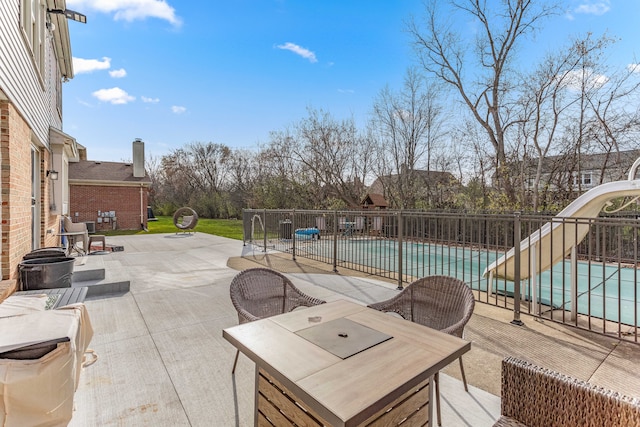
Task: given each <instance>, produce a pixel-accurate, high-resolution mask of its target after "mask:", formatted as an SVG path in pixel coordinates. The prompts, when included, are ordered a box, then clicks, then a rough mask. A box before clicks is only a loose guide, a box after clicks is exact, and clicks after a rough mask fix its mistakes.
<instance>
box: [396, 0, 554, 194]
mask: <svg viewBox="0 0 640 427" xmlns="http://www.w3.org/2000/svg"><path fill="white" fill-rule="evenodd" d="M441 3H442V2H441V1H438V0H433V1H430V2H428V3H426V13H425V19H424V21H423V22H422V25H421V24H419V23H417V22H416V21H415V20H412V21H411V22H410V23H409V25H408V31H409V33H410V34H411V36H412V38H413V42H414V47H415V51H416V54H417V56H418V58H419V60H420V62H421V64H422V66H423V67H424V69H425V70H426V71H427V72H428V73H429V74H430V75H433V76H435V77H437V78H438V79H440V80H441V81H443V82H445V83H446V84H447V85H450V86H451V87H452V88H453V89H454V90H455V91H456V92H457V93H458V95H459V96H460V98H461V100H462V102H463V103H464V105H466V107H467V108H468V110H469V111H470V112H471V114H472V116H473V117H474V118H475V120H476V121H477V122H478V123H479V124H480V125H481V126H482V128H483V129H484V130H485V131H486V132H487V135H488V137H489V140H490V141H491V144H492V146H493V149H494V151H495V170H496V173H495V178H496V184H497V185H498V186H499V187H500V188H502V189H503V190H504V192H505V193H506V195H507V197H508V198H509V199H510V200H511V201H513V200H515V193H514V188H513V185H512V180H511V173H510V171H509V162H508V159H507V151H506V147H507V141H506V140H505V136H506V132H507V130H508V128H509V127H510V126H512V125H513V124H514V121H515V120H516V119H514V118H513V117H512V115H511V111H510V110H509V109H508V108H507V106H508V104H509V96H510V94H511V92H512V91H513V88H514V85H513V81H512V79H511V72H512V71H513V70H512V68H511V66H512V61H513V58H514V56H515V54H516V47H517V45H518V43H519V42H520V41H521V40H522V39H523V38H525V37H526V36H527V35H528V34H530V33H532V32H533V31H534V30H535V29H536V27H537V25H538V24H539V22H540V21H541V20H542V19H543V18H545V17H547V16H549V15H550V14H552V13H554V11H555V10H556V9H555V6H553V5H548V4H545V3H544V2H540V1H534V0H503V1H501V2H487V1H483V0H458V1H448V2H446V3H447V4H448V6H449V7H448V8H447V10H444V11H443V10H440V9H439V6H440V4H441ZM498 4H499V5H498ZM492 6H493V7H495V9H490V7H492ZM440 12H444V13H446V16H447V17H448V18H450V19H454V18H459V19H461V20H463V21H468V18H471V19H473V20H474V21H475V22H476V23H477V24H479V26H478V32H477V36H476V40H475V43H471V42H470V41H469V40H464V39H462V38H460V37H459V36H458V34H457V33H456V32H455V31H454V29H453V28H452V27H451V26H450V25H449V24H448V21H447V18H443V16H445V15H440ZM459 14H460V15H462V16H460V15H459ZM468 46H472V47H473V51H472V52H471V55H468V52H467V47H468Z"/></svg>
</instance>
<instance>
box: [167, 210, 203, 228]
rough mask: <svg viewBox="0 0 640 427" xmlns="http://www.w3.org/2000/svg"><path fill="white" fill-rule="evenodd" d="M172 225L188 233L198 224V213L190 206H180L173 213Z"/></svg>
mask: <svg viewBox="0 0 640 427" xmlns="http://www.w3.org/2000/svg"><path fill="white" fill-rule="evenodd" d="M173 225H175V226H176V228H178V229H180V230H182V231H183V232H185V233H186V232H189V233H190V232H191V230H193V229H194V228H196V225H198V214H197V213H196V211H194V210H193V209H191V208H190V207H187V206H185V207H182V208H180V209H178V210H177V211H175V213H174V214H173Z"/></svg>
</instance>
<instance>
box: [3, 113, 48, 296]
mask: <svg viewBox="0 0 640 427" xmlns="http://www.w3.org/2000/svg"><path fill="white" fill-rule="evenodd" d="M31 147H32V145H31V129H30V128H29V125H28V124H27V122H26V121H25V120H24V118H23V117H22V116H21V115H20V114H19V113H18V111H17V110H16V109H15V107H14V106H13V105H12V104H11V103H10V102H9V101H0V159H1V164H2V167H1V176H0V193H1V194H0V196H1V200H2V205H1V206H0V218H1V221H0V238H1V240H2V251H1V252H0V275H1V277H0V280H1V282H0V300H2V299H3V297H4V296H6V295H8V294H10V293H11V292H13V291H14V290H15V288H16V284H17V279H18V264H19V263H20V262H21V261H22V257H24V255H25V254H26V253H28V252H30V251H31V249H32V228H31V221H32V218H31ZM39 151H40V159H41V162H40V165H39V166H40V176H41V177H45V176H46V170H47V168H48V158H49V156H48V155H47V152H46V151H45V150H44V149H40V150H39ZM48 206H49V180H48V179H44V178H42V179H41V181H40V218H41V219H40V242H39V243H40V245H41V246H56V245H57V244H58V239H59V238H58V236H57V230H58V228H57V224H58V216H57V215H50V214H49V209H48ZM48 231H49V232H48Z"/></svg>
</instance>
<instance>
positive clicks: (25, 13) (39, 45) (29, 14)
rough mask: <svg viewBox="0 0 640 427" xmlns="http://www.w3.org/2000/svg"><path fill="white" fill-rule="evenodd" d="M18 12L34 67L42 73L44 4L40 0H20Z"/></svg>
mask: <svg viewBox="0 0 640 427" xmlns="http://www.w3.org/2000/svg"><path fill="white" fill-rule="evenodd" d="M20 14H21V16H20V23H21V25H22V31H23V35H24V39H25V41H26V43H27V46H28V48H29V49H30V51H31V57H32V59H33V62H34V64H35V66H36V69H37V70H38V71H40V73H41V75H42V74H43V73H44V45H45V22H46V20H45V17H46V6H45V4H44V3H43V2H42V0H21V3H20Z"/></svg>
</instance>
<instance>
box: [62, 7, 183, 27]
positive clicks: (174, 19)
mask: <svg viewBox="0 0 640 427" xmlns="http://www.w3.org/2000/svg"><path fill="white" fill-rule="evenodd" d="M66 5H67V6H68V7H69V9H73V10H77V11H78V12H80V13H84V12H85V11H86V10H87V9H93V10H96V11H98V12H102V13H112V14H113V18H114V19H115V20H116V21H118V20H123V21H127V22H133V21H136V20H145V19H147V18H158V19H164V20H165V21H168V22H170V23H171V24H172V25H174V26H176V27H179V26H180V25H182V20H181V19H180V17H178V16H176V10H175V9H174V8H173V7H171V6H170V5H169V3H167V1H166V0H67V3H66Z"/></svg>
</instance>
